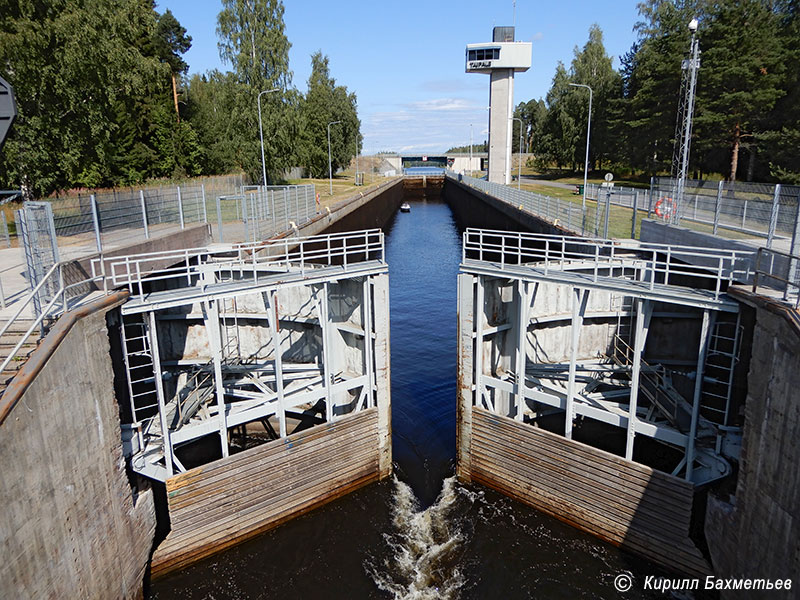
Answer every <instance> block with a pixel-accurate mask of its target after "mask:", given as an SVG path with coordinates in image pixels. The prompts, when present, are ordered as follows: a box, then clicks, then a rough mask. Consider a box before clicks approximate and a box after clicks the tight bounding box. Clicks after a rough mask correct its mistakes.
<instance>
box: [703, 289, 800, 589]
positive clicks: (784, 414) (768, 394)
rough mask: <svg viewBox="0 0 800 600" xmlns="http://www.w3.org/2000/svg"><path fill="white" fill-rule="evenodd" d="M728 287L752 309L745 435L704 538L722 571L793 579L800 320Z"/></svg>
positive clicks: (796, 564)
mask: <svg viewBox="0 0 800 600" xmlns="http://www.w3.org/2000/svg"><path fill="white" fill-rule="evenodd" d="M732 293H734V294H735V295H736V297H737V299H741V300H742V301H743V302H745V303H746V304H749V305H751V306H753V307H754V310H755V313H756V315H755V316H756V323H755V327H754V331H753V342H752V358H751V362H750V371H749V374H748V382H747V400H746V403H745V410H744V439H743V444H742V455H741V461H740V465H739V475H738V482H737V485H736V488H735V491H733V490H730V489H729V490H728V492H731V493H725V492H723V491H720V492H717V493H715V494H713V495H711V496H709V501H708V508H707V513H706V523H705V532H706V538H707V540H708V546H709V551H710V553H711V559H712V562H713V564H714V568H715V570H716V572H717V575H718V576H720V577H732V578H747V577H749V578H762V579H763V578H767V579H786V578H795V577H796V576H797V574H798V573H800V546H798V539H800V518H798V515H800V445H798V439H800V401H799V400H800V392H798V390H800V370H799V369H798V368H797V357H798V356H800V319H798V315H797V312H796V311H794V310H792V309H790V308H787V307H784V306H781V305H780V304H778V303H777V302H774V301H769V300H767V299H766V298H764V297H763V296H761V297H760V296H756V295H755V294H751V293H749V292H744V291H743V290H741V288H736V289H735V290H733V291H732ZM794 585H797V582H796V581H795V582H794ZM740 595H741V592H738V593H737V592H726V593H723V597H731V598H733V597H740Z"/></svg>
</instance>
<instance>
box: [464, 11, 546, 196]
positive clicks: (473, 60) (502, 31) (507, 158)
mask: <svg viewBox="0 0 800 600" xmlns="http://www.w3.org/2000/svg"><path fill="white" fill-rule="evenodd" d="M492 38H493V40H494V41H493V42H489V43H485V44H467V52H466V59H467V67H466V70H467V73H488V74H489V76H490V78H489V181H493V182H495V183H505V184H509V183H511V132H512V131H513V122H514V121H513V117H514V73H523V72H525V71H527V70H528V69H530V67H531V43H530V42H515V41H514V28H513V27H495V28H494V29H493V30H492Z"/></svg>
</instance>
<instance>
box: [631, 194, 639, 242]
mask: <svg viewBox="0 0 800 600" xmlns="http://www.w3.org/2000/svg"><path fill="white" fill-rule="evenodd" d="M637 208H639V190H635V191H634V192H633V216H632V217H631V239H632V240H635V239H636V209H637Z"/></svg>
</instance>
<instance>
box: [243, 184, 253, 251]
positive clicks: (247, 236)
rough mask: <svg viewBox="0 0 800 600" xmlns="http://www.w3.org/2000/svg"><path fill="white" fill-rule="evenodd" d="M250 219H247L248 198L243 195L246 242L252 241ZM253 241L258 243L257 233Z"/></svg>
mask: <svg viewBox="0 0 800 600" xmlns="http://www.w3.org/2000/svg"><path fill="white" fill-rule="evenodd" d="M248 220H249V219H248V218H247V196H246V195H244V194H243V195H242V221H243V222H244V239H245V241H247V242H249V241H250V229H249V227H248V225H249V223H248ZM253 241H254V242H255V241H256V235H255V231H254V232H253Z"/></svg>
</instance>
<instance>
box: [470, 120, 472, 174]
mask: <svg viewBox="0 0 800 600" xmlns="http://www.w3.org/2000/svg"><path fill="white" fill-rule="evenodd" d="M469 174H470V175H472V123H470V124H469Z"/></svg>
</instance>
